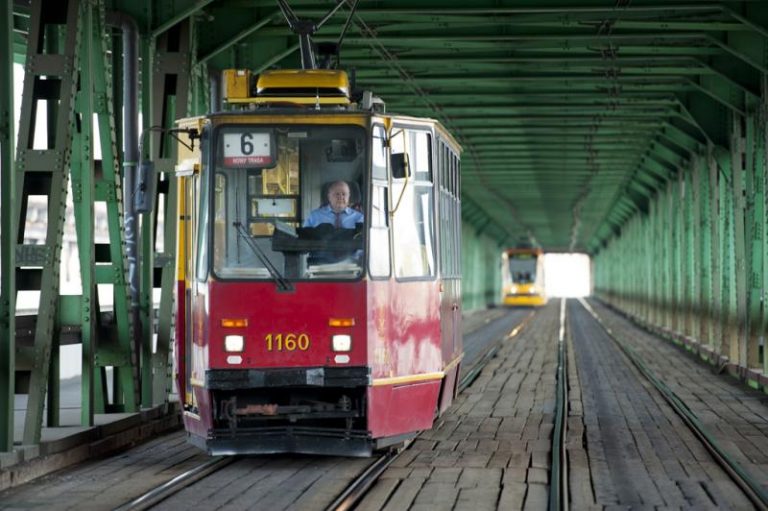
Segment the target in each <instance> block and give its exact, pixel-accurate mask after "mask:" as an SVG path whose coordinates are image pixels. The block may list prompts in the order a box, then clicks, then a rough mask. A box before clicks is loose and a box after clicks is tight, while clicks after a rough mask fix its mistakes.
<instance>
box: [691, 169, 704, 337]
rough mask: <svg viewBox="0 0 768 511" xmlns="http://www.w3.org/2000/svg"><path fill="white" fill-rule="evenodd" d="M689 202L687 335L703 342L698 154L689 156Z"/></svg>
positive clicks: (699, 170)
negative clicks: (689, 328) (688, 329)
mask: <svg viewBox="0 0 768 511" xmlns="http://www.w3.org/2000/svg"><path fill="white" fill-rule="evenodd" d="M690 191H691V203H690V213H689V219H690V226H689V229H690V230H691V231H693V232H692V233H691V238H690V251H689V253H690V256H691V268H690V277H689V278H690V282H691V289H690V300H691V302H690V309H689V313H690V318H691V325H690V327H691V330H690V332H689V335H691V336H692V337H693V338H694V339H697V340H698V341H699V342H704V340H703V339H704V338H703V336H702V335H701V328H702V325H703V324H704V310H703V307H702V302H701V284H702V278H701V259H702V252H701V234H702V233H701V158H699V155H692V158H691V180H690Z"/></svg>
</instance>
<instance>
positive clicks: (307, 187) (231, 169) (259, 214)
mask: <svg viewBox="0 0 768 511" xmlns="http://www.w3.org/2000/svg"><path fill="white" fill-rule="evenodd" d="M220 131H221V133H220V134H219V137H218V140H219V141H220V144H221V146H222V147H221V149H220V152H219V154H220V157H219V158H217V162H216V168H215V185H214V186H215V190H214V196H215V199H214V202H215V204H214V208H215V211H214V218H215V226H214V240H215V242H214V244H213V247H214V248H213V250H214V257H213V261H214V266H213V270H214V274H216V275H218V276H220V277H223V278H238V277H241V278H269V277H270V276H271V273H272V270H270V268H269V266H270V265H271V266H273V267H274V268H275V269H276V270H277V272H278V273H279V274H280V275H281V277H282V278H286V279H305V278H308V279H312V278H322V277H323V276H328V275H331V274H332V275H333V276H334V278H356V277H359V276H360V275H361V273H362V269H363V267H362V261H363V257H362V256H363V250H364V244H363V240H362V237H363V229H362V226H363V224H362V221H361V222H360V223H357V224H355V225H354V226H344V227H346V228H334V226H333V225H332V224H320V225H317V226H313V227H309V226H305V225H304V223H305V220H306V219H307V218H308V217H309V215H310V214H311V212H312V211H314V210H316V209H318V208H321V207H326V206H328V200H327V197H328V190H329V188H330V187H331V185H332V184H333V183H338V182H341V181H343V182H344V183H345V184H346V185H347V188H348V190H349V200H348V206H347V207H348V208H350V209H351V210H354V211H358V212H360V216H359V218H361V219H362V218H363V215H362V212H363V211H365V207H366V202H365V197H364V194H363V193H362V192H361V190H364V189H365V188H366V185H367V183H365V182H364V180H365V177H364V176H365V172H364V169H365V162H367V151H366V144H365V139H366V133H365V130H364V129H363V128H362V127H355V126H328V125H322V126H311V125H305V126H293V125H291V126H284V127H277V128H274V129H273V128H260V127H258V126H249V127H247V128H244V127H242V126H240V127H229V126H226V127H222V128H221V130H220ZM244 134H248V135H250V136H253V137H254V138H255V139H259V140H260V141H261V142H262V143H263V144H269V145H274V148H271V147H270V148H269V151H268V150H267V149H266V148H265V149H264V152H265V153H267V152H270V153H272V154H273V156H272V155H269V156H265V163H264V164H262V165H260V166H252V167H247V168H242V167H241V166H240V165H239V164H238V163H237V162H238V161H239V160H237V159H236V156H233V157H228V156H227V150H228V143H229V142H228V135H232V138H233V139H234V142H231V143H232V144H235V145H236V144H239V143H240V138H241V137H243V135H244ZM233 162H234V163H233ZM253 245H256V247H255V248H254V246H253ZM260 253H261V254H260Z"/></svg>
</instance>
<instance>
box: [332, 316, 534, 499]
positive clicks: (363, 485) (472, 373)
mask: <svg viewBox="0 0 768 511" xmlns="http://www.w3.org/2000/svg"><path fill="white" fill-rule="evenodd" d="M533 316H534V312H531V313H530V314H528V315H527V316H526V317H525V318H524V319H523V321H521V322H520V324H519V325H517V326H516V327H515V328H513V329H512V331H511V332H510V333H509V334H507V335H506V336H504V337H503V338H501V339H499V340H498V341H497V342H496V343H494V344H493V346H492V347H491V348H490V349H488V350H487V351H486V352H485V354H484V355H483V356H481V357H480V360H479V361H478V362H477V363H476V364H474V365H473V366H472V369H470V370H469V371H468V372H467V373H465V374H464V376H462V378H461V380H459V386H458V393H461V392H463V391H464V389H466V388H467V387H469V386H470V385H471V384H472V382H474V381H475V379H476V378H477V376H478V375H479V374H480V371H482V369H483V367H485V365H486V364H487V363H488V361H489V360H491V359H492V358H494V357H495V356H496V353H497V352H498V351H499V349H500V348H501V345H502V343H503V341H504V340H506V339H511V338H513V337H515V336H517V335H518V334H519V333H520V332H522V331H523V329H524V328H525V327H526V325H527V324H528V322H529V321H530V320H531V318H532V317H533ZM409 443H410V441H409V442H408V443H406V444H405V446H403V447H402V448H401V449H399V450H397V451H390V452H388V453H387V454H385V455H383V456H381V457H380V458H379V459H377V460H376V461H375V462H373V463H372V464H371V465H369V467H368V468H367V469H366V470H365V471H364V472H363V473H362V474H360V475H359V476H358V477H357V478H356V479H354V480H353V481H352V482H351V483H350V484H349V486H347V487H346V488H345V489H344V491H343V492H342V493H341V494H340V495H339V496H338V497H337V498H336V500H334V501H333V502H332V503H331V504H330V505H329V506H328V507H327V508H326V511H348V510H349V509H352V508H353V507H354V506H355V505H356V504H357V503H358V502H359V501H360V500H361V499H362V498H363V497H364V496H365V494H366V493H367V492H368V490H369V489H370V488H371V486H373V484H374V483H375V482H376V481H377V480H378V478H379V476H381V474H382V473H384V471H385V470H386V469H387V467H388V466H389V465H391V464H392V462H393V461H395V460H396V459H397V457H398V456H399V455H400V454H401V453H402V452H404V451H405V450H406V449H407V448H408V444H409Z"/></svg>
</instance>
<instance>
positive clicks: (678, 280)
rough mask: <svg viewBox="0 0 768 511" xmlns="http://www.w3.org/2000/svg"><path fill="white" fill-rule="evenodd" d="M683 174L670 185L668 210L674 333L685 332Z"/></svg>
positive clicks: (679, 171)
mask: <svg viewBox="0 0 768 511" xmlns="http://www.w3.org/2000/svg"><path fill="white" fill-rule="evenodd" d="M684 176H685V172H684V171H683V170H682V169H679V170H678V174H677V181H676V182H675V183H674V184H673V185H672V190H673V193H672V202H671V203H670V210H671V213H672V225H673V227H674V234H673V237H672V257H673V259H672V278H673V280H674V283H675V285H674V290H675V295H674V297H673V301H674V303H675V317H674V323H673V325H672V328H673V329H674V330H675V331H676V332H683V331H684V330H685V315H686V308H685V298H684V294H683V289H684V288H685V283H684V281H685V271H684V269H683V264H682V261H683V253H684V250H685V246H684V237H683V211H684V209H685V200H686V198H685V180H684V179H685V178H684Z"/></svg>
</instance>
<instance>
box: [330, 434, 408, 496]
mask: <svg viewBox="0 0 768 511" xmlns="http://www.w3.org/2000/svg"><path fill="white" fill-rule="evenodd" d="M409 444H410V441H408V442H406V444H405V445H404V446H403V447H402V448H401V449H398V450H396V451H394V450H393V451H389V452H388V453H386V454H384V455H383V456H381V457H380V458H379V459H377V460H376V461H374V462H373V463H371V464H370V465H369V466H368V468H366V469H365V471H364V472H363V473H362V474H360V475H359V476H357V477H356V478H355V479H354V480H353V481H352V482H351V483H350V484H349V485H348V486H347V487H346V488H345V489H344V491H343V492H341V494H340V495H339V496H338V497H336V500H334V501H333V502H331V503H330V504H329V505H328V507H327V508H325V509H326V511H347V510H349V509H352V508H353V507H354V505H355V504H357V503H358V502H359V501H360V499H362V498H363V496H364V495H365V494H366V493H367V492H368V490H369V489H370V488H371V486H373V484H374V483H375V482H376V481H378V479H379V476H380V475H381V474H383V473H384V471H385V470H386V469H387V467H389V466H390V465H391V464H392V462H393V461H395V460H396V459H397V457H398V456H400V453H401V452H403V451H405V450H406V449H407V448H408V445H409Z"/></svg>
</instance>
